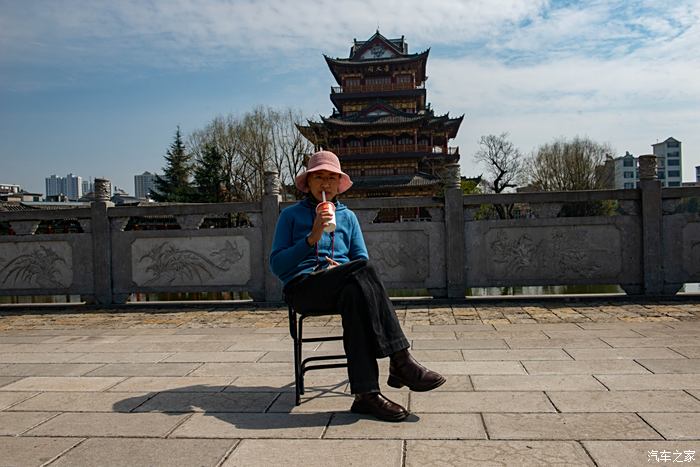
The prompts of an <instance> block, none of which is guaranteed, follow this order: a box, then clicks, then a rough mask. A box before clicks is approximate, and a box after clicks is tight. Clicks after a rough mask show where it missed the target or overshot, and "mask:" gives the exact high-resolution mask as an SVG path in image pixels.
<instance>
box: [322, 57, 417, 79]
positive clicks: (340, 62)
mask: <svg viewBox="0 0 700 467" xmlns="http://www.w3.org/2000/svg"><path fill="white" fill-rule="evenodd" d="M429 54H430V49H427V50H425V51H424V52H421V53H417V54H410V55H404V56H401V57H392V58H377V59H367V60H352V59H349V58H331V57H329V56H328V55H326V54H323V58H324V59H325V60H326V64H327V65H328V68H330V70H331V73H332V74H333V77H334V78H335V81H336V82H337V83H338V84H339V85H341V86H342V84H343V83H342V80H341V79H340V76H339V75H338V73H337V70H336V67H338V66H351V67H358V68H359V67H363V66H366V65H368V64H372V65H384V64H396V63H411V62H419V61H420V62H422V63H421V73H422V75H423V77H425V73H426V62H427V60H428V55H429Z"/></svg>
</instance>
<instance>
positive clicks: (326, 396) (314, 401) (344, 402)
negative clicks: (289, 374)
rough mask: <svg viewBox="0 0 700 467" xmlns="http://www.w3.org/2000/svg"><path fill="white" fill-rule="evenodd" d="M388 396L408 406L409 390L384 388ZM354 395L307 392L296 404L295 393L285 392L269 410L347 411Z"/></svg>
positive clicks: (299, 411)
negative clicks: (299, 402) (298, 403)
mask: <svg viewBox="0 0 700 467" xmlns="http://www.w3.org/2000/svg"><path fill="white" fill-rule="evenodd" d="M382 394H384V395H385V396H386V397H387V398H389V399H391V400H392V401H394V402H396V403H397V404H401V405H402V406H404V407H406V408H408V397H409V396H408V391H397V390H391V391H384V390H382ZM352 401H353V396H352V394H349V393H345V394H338V393H319V392H316V393H309V392H306V393H305V394H304V395H303V396H301V405H297V406H295V405H294V402H295V395H294V394H293V393H284V394H282V395H280V397H279V398H277V399H276V400H275V403H274V404H272V406H271V407H270V409H269V410H268V412H270V413H275V412H282V413H309V412H311V413H315V412H318V413H322V412H346V411H348V410H350V406H351V405H352Z"/></svg>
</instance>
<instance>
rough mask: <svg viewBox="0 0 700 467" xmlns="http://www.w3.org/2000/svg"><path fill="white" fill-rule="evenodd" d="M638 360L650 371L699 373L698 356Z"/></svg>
mask: <svg viewBox="0 0 700 467" xmlns="http://www.w3.org/2000/svg"><path fill="white" fill-rule="evenodd" d="M638 362H639V364H640V365H644V366H645V367H646V368H647V369H648V370H649V371H651V372H652V373H672V374H679V373H700V358H689V359H687V360H680V359H672V360H638Z"/></svg>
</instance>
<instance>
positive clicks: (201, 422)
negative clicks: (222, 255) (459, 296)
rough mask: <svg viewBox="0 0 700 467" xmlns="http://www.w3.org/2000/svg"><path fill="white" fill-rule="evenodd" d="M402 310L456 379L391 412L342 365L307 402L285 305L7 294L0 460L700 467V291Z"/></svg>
mask: <svg viewBox="0 0 700 467" xmlns="http://www.w3.org/2000/svg"><path fill="white" fill-rule="evenodd" d="M41 310H46V309H41ZM398 314H399V316H400V319H401V320H402V322H403V324H404V329H405V331H406V333H407V335H408V336H409V338H410V339H411V341H412V346H413V349H414V351H413V352H414V354H415V355H416V357H417V358H418V359H420V360H421V361H422V362H424V363H425V364H426V365H427V366H429V367H431V368H434V369H435V370H438V371H440V372H442V373H443V374H445V375H446V376H447V378H448V382H447V383H446V384H445V385H444V386H443V387H441V388H439V389H437V390H435V391H432V392H430V393H411V392H409V391H407V390H389V389H387V390H386V391H385V392H386V393H387V394H388V395H389V396H390V397H391V398H393V399H395V400H397V401H399V402H401V403H403V404H405V405H406V406H407V407H408V408H409V409H410V411H411V412H412V415H411V416H410V418H409V419H408V421H405V422H402V423H396V424H394V423H383V422H379V421H376V420H373V419H370V418H367V417H362V416H357V415H354V414H351V413H349V412H348V408H349V406H350V403H351V397H350V396H349V394H348V387H347V386H348V385H347V379H346V375H345V374H344V370H343V369H336V370H326V371H320V372H312V373H309V375H308V376H307V380H308V381H307V383H308V385H309V386H311V388H310V390H308V392H307V394H306V396H305V397H304V399H303V403H302V405H301V406H299V407H295V406H294V394H293V377H292V365H291V355H292V353H291V340H290V338H289V335H288V328H287V317H286V311H285V310H254V309H252V308H251V309H247V310H246V309H241V310H234V311H230V310H224V309H221V308H216V309H211V310H203V309H199V310H188V311H173V310H172V309H170V310H155V309H149V310H148V311H143V310H141V311H139V310H137V309H133V310H131V311H129V312H124V311H119V312H114V311H103V312H86V313H77V312H66V311H60V312H47V311H40V309H38V308H37V309H34V310H31V311H30V312H29V313H23V314H20V313H18V312H15V311H13V310H12V309H10V308H0V466H5V465H9V466H23V465H52V466H59V465H85V466H97V465H100V466H102V465H110V466H111V465H124V466H137V465H147V466H155V465H164V466H178V465H182V466H192V465H198V466H199V465H202V466H219V465H223V466H235V465H245V466H250V465H261V466H270V465H282V464H283V465H291V466H296V465H300V466H307V467H310V466H328V465H358V466H360V465H361V466H368V465H378V466H387V465H389V466H424V465H431V466H432V465H436V466H447V465H450V466H452V465H455V466H456V465H460V466H461V465H479V466H483V465H528V466H530V465H599V466H617V465H625V466H626V465H655V464H674V465H700V460H699V459H700V304H698V303H689V302H688V301H685V302H668V303H630V302H619V303H605V302H602V301H599V302H586V303H583V302H573V303H572V302H561V301H559V302H554V301H546V302H544V301H543V302H542V303H538V304H537V305H532V304H523V303H520V304H518V303H517V302H500V303H496V302H478V304H475V305H472V306H467V305H462V306H452V307H450V306H440V307H431V306H430V304H429V302H428V304H426V303H423V304H417V305H415V306H401V307H400V308H399V309H398ZM305 329H306V330H307V334H313V333H328V332H329V331H330V332H337V331H339V329H340V328H339V319H338V317H324V318H319V319H315V320H313V321H310V322H309V323H308V327H307V328H305ZM307 348H308V350H309V351H310V352H315V353H316V354H319V355H320V354H324V353H332V352H334V351H337V350H339V349H340V347H339V343H337V342H335V343H323V344H321V345H317V346H313V345H311V344H309V345H307ZM386 363H387V362H386V361H381V362H380V368H381V371H382V374H383V375H384V379H385V377H386V370H387V364H386Z"/></svg>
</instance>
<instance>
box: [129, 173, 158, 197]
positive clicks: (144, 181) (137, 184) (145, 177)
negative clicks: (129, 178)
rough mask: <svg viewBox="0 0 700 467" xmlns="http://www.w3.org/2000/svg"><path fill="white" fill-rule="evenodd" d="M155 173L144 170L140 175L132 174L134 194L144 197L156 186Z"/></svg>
mask: <svg viewBox="0 0 700 467" xmlns="http://www.w3.org/2000/svg"><path fill="white" fill-rule="evenodd" d="M156 177H157V175H156V174H152V173H151V172H144V173H142V174H141V175H134V196H135V197H136V198H141V199H146V198H148V197H149V193H150V192H151V191H152V190H155V188H156Z"/></svg>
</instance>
